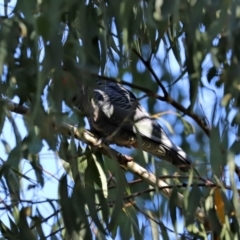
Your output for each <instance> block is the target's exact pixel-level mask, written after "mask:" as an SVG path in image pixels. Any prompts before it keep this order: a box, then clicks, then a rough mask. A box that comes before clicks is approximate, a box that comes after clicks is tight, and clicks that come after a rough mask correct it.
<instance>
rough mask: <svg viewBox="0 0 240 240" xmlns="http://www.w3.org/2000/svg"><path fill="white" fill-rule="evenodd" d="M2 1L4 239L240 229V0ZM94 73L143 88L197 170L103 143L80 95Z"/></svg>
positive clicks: (233, 235)
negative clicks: (77, 99) (76, 102)
mask: <svg viewBox="0 0 240 240" xmlns="http://www.w3.org/2000/svg"><path fill="white" fill-rule="evenodd" d="M1 13H2V15H1V18H0V76H1V85H0V93H1V99H0V109H1V110H0V129H1V137H0V138H1V148H0V151H1V153H0V157H1V168H0V181H1V183H0V189H1V193H0V198H1V201H0V208H1V220H0V231H1V234H2V239H46V238H47V237H51V239H114V238H117V237H118V238H120V239H130V238H131V239H147V238H149V239H150V238H152V239H177V238H179V239H210V238H212V239H240V230H239V229H240V227H239V224H240V208H239V191H240V190H239V189H238V186H239V178H238V177H239V176H240V170H239V169H238V165H237V160H238V158H237V155H238V154H239V149H240V145H239V142H238V139H239V135H240V134H239V127H238V125H239V123H240V111H239V107H240V97H239V96H240V95H239V90H240V88H239V86H240V80H239V79H240V45H239V43H240V3H239V2H238V1H224V0H174V1H173V0H165V1H161V0H155V1H154V0H149V1H137V0H132V1H127V0H94V1H82V0H71V1H69V0H68V1H67V0H38V1H34V0H31V1H30V0H17V2H16V4H14V3H12V1H4V2H3V3H2V5H1ZM98 75H99V77H102V78H104V79H105V80H107V81H115V82H120V83H122V84H123V85H124V86H126V87H127V88H128V89H130V90H131V91H132V92H133V93H134V94H135V95H136V96H137V97H139V100H140V101H141V103H142V104H143V105H144V107H145V108H146V109H147V110H148V112H149V113H150V114H152V117H153V118H155V119H156V120H157V121H158V122H159V123H160V124H161V125H162V126H163V127H164V128H165V129H166V131H167V132H168V134H169V136H170V137H171V139H172V140H173V141H174V142H175V143H176V144H178V145H180V146H181V147H182V148H183V149H184V150H185V151H186V152H187V153H188V154H189V155H190V156H191V158H192V159H193V162H194V166H195V168H196V169H197V171H198V173H199V175H198V174H196V172H195V171H191V172H189V173H187V174H185V173H182V172H181V171H180V170H178V169H177V168H175V167H174V166H172V165H171V164H170V163H166V162H163V161H159V160H158V159H154V158H153V156H151V155H149V154H146V153H145V152H142V151H141V150H132V149H124V148H119V147H116V146H114V145H113V146H110V147H109V146H107V145H104V147H101V146H100V145H97V144H96V142H98V139H97V136H94V135H92V133H89V132H86V131H84V129H85V128H87V126H86V121H85V116H84V114H83V113H81V112H80V111H79V110H78V109H77V108H75V107H74V106H73V104H72V98H73V97H74V96H75V95H76V94H79V92H78V89H77V87H76V85H75V84H74V83H75V80H76V79H77V81H83V82H84V83H85V84H86V85H88V86H90V87H94V84H95V80H96V78H97V77H98ZM73 80H74V81H73ZM93 134H94V133H93ZM117 151H118V152H120V153H122V154H126V155H119V153H118V152H117ZM119 156H120V157H119ZM131 157H132V158H133V159H134V162H136V165H134V163H131V162H132V161H120V159H119V158H124V159H125V160H129V159H131ZM119 163H120V164H119ZM25 165H27V167H25ZM56 166H57V167H56ZM53 168H54V169H57V170H56V172H54V171H53ZM155 176H156V178H155ZM206 179H209V181H207V180H206ZM56 192H57V194H56ZM48 239H50V238H48Z"/></svg>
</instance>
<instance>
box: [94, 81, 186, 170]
mask: <svg viewBox="0 0 240 240" xmlns="http://www.w3.org/2000/svg"><path fill="white" fill-rule="evenodd" d="M94 99H95V104H97V105H98V107H99V113H98V114H99V119H100V121H102V120H103V118H105V119H106V120H107V121H106V124H104V126H106V127H108V126H107V124H111V125H115V126H116V127H117V126H120V125H121V129H125V130H127V131H129V132H132V133H135V134H137V133H139V134H140V135H141V136H142V137H144V138H145V140H144V141H146V142H148V144H146V145H144V146H143V149H145V150H146V151H148V152H151V153H152V154H154V155H155V156H157V157H160V158H161V157H163V155H162V153H161V151H162V150H161V148H160V149H159V146H162V147H163V148H164V149H165V150H164V151H167V153H168V154H167V156H169V157H170V158H169V159H170V160H168V161H171V162H172V163H173V164H176V165H185V164H187V165H190V162H191V160H190V158H189V157H188V156H187V154H186V153H185V152H184V151H183V150H182V149H181V148H180V147H178V146H177V145H175V144H174V143H173V142H171V140H170V139H169V138H168V136H167V134H166V133H165V131H164V130H163V129H162V127H161V126H160V125H159V124H158V123H157V122H156V121H154V120H152V119H151V118H150V116H149V114H148V113H147V112H146V110H145V109H144V108H143V107H142V106H141V105H140V103H139V102H138V100H137V99H136V97H135V96H134V94H133V93H131V92H130V91H128V90H127V89H126V88H124V87H122V86H121V85H118V84H112V85H111V84H109V85H107V86H105V87H104V88H103V89H95V90H94ZM101 123H102V122H101ZM102 126H103V125H102ZM147 139H148V140H151V141H154V142H155V143H154V142H149V141H148V140H147ZM159 150H160V152H159ZM159 153H160V154H159ZM181 169H182V170H183V171H187V170H188V169H189V167H187V168H186V167H185V166H184V167H182V168H181Z"/></svg>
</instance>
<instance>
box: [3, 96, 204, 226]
mask: <svg viewBox="0 0 240 240" xmlns="http://www.w3.org/2000/svg"><path fill="white" fill-rule="evenodd" d="M6 107H7V109H9V110H10V111H14V112H16V113H20V114H26V113H28V108H27V107H24V106H18V105H17V104H14V103H12V102H10V101H7V104H6ZM53 125H54V130H55V131H58V132H60V133H62V134H66V135H68V136H74V137H75V138H76V139H78V140H80V141H82V142H84V143H87V144H91V145H93V146H94V145H95V146H97V144H98V142H99V139H98V138H96V137H95V136H94V135H93V134H92V133H91V132H89V131H87V130H85V129H82V130H79V129H77V128H76V127H73V126H71V125H69V124H67V123H62V124H59V125H57V124H56V123H54V121H53ZM98 150H99V151H100V152H101V153H102V154H103V155H105V156H108V157H110V158H111V159H114V160H117V161H118V163H119V164H120V165H121V166H122V167H123V168H124V169H126V170H128V171H130V172H132V173H134V174H136V175H137V176H139V177H140V178H141V179H143V180H144V181H145V182H147V183H148V184H149V185H151V186H152V187H154V188H159V189H160V190H159V191H160V192H161V193H162V194H163V195H164V196H166V197H167V198H168V199H169V198H170V197H171V195H172V189H170V188H168V187H169V185H168V184H167V183H166V182H164V181H162V180H160V179H158V178H157V177H156V176H155V175H154V174H152V173H150V172H148V171H147V170H146V169H145V168H143V167H141V166H140V165H139V164H137V163H136V162H134V161H132V158H131V157H129V156H126V155H123V154H121V153H119V152H117V151H116V150H114V149H113V148H110V147H109V146H107V145H105V144H102V145H101V146H98ZM176 203H177V206H178V207H180V208H182V207H183V206H184V197H183V195H182V194H180V193H178V194H177V198H176ZM195 216H196V218H197V219H198V220H199V221H200V222H202V223H205V222H207V219H206V217H205V214H204V211H203V210H202V209H200V208H197V210H196V212H195Z"/></svg>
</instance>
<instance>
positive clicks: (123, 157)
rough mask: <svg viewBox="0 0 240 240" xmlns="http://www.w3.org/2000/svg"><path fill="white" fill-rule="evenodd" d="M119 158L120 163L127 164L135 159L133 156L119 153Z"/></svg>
mask: <svg viewBox="0 0 240 240" xmlns="http://www.w3.org/2000/svg"><path fill="white" fill-rule="evenodd" d="M117 160H118V162H119V163H120V164H122V165H125V164H127V163H128V162H131V161H133V158H132V157H130V156H127V155H124V154H121V153H119V154H118V156H117Z"/></svg>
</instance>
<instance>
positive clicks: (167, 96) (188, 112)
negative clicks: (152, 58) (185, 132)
mask: <svg viewBox="0 0 240 240" xmlns="http://www.w3.org/2000/svg"><path fill="white" fill-rule="evenodd" d="M132 50H133V52H134V53H135V54H136V55H137V56H138V57H139V59H140V60H141V61H142V62H143V64H144V65H145V67H146V68H147V69H148V71H149V72H150V73H151V74H152V75H153V77H154V79H155V81H156V82H157V83H158V85H159V86H160V88H161V89H162V91H163V95H164V96H163V97H162V96H159V97H160V98H159V97H156V98H157V99H159V100H161V101H165V102H167V103H169V104H171V105H172V106H173V107H175V108H176V109H177V110H179V111H181V112H182V113H184V114H185V115H187V116H189V117H191V118H192V119H193V120H194V121H195V122H196V123H197V124H198V125H199V127H200V128H202V130H203V131H204V132H205V133H206V135H207V136H208V137H209V136H210V129H209V128H208V127H207V126H206V125H205V124H204V121H203V120H202V119H201V118H200V117H199V116H198V115H197V114H195V113H194V112H192V111H191V110H189V109H188V108H185V107H184V106H183V105H182V104H180V103H178V102H176V101H175V100H174V99H173V98H172V97H171V95H170V94H169V93H168V91H167V90H166V88H165V87H164V85H163V84H162V82H161V81H160V79H159V78H158V77H157V75H156V73H155V72H154V70H153V68H152V67H151V65H150V64H149V61H145V60H144V59H143V57H142V56H141V55H140V54H139V53H138V51H137V50H135V49H132ZM122 84H124V83H122ZM156 95H157V94H156ZM151 96H152V95H151Z"/></svg>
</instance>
